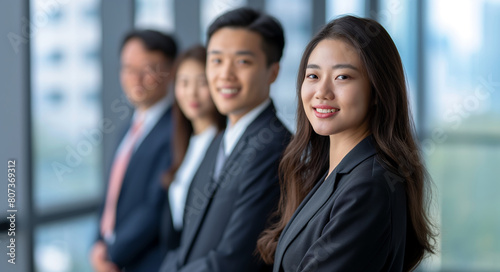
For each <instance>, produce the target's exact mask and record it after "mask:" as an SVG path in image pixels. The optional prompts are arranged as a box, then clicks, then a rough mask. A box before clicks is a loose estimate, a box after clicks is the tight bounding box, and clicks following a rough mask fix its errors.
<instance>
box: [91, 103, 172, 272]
mask: <svg viewBox="0 0 500 272" xmlns="http://www.w3.org/2000/svg"><path fill="white" fill-rule="evenodd" d="M171 134H172V114H171V109H168V110H167V111H165V113H164V114H163V115H162V117H161V118H160V120H159V121H158V123H157V124H156V125H155V126H154V127H153V128H152V130H151V131H150V132H149V134H148V135H147V136H146V137H145V138H144V140H143V141H142V142H141V144H140V145H139V147H138V148H137V150H136V151H135V152H134V153H133V155H132V157H131V158H130V163H129V166H128V168H127V171H126V173H125V177H124V179H123V184H122V187H121V191H120V196H119V198H118V203H117V208H116V223H115V239H114V241H113V242H112V243H107V248H108V254H109V258H110V260H111V261H112V262H113V263H115V264H117V265H118V267H120V268H121V269H123V268H125V269H126V270H127V272H130V271H157V270H158V269H159V267H160V264H161V261H162V259H163V256H162V254H161V251H160V246H159V239H160V238H159V233H160V229H159V226H160V218H161V213H162V205H163V203H164V199H165V191H164V190H163V189H162V187H161V184H160V177H161V175H162V173H163V172H164V171H165V170H166V169H167V168H168V167H169V166H170V163H171V151H170V149H171V143H170V142H171ZM103 206H104V205H103ZM101 216H102V210H101ZM100 238H101V239H102V237H100Z"/></svg>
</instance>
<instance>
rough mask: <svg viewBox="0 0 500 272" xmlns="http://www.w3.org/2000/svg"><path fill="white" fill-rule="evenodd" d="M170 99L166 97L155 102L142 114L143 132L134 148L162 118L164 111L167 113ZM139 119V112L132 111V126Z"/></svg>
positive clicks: (170, 104) (170, 103)
mask: <svg viewBox="0 0 500 272" xmlns="http://www.w3.org/2000/svg"><path fill="white" fill-rule="evenodd" d="M172 102H173V101H172V99H171V96H169V95H166V96H165V97H164V98H162V99H161V100H160V101H158V102H156V103H155V104H154V105H153V106H151V107H149V108H148V109H147V110H145V111H144V112H143V113H142V114H144V116H143V118H144V121H143V124H142V129H143V132H142V134H141V137H140V138H139V139H137V142H136V145H135V146H136V148H137V147H138V146H139V145H140V143H141V142H142V140H144V138H145V137H146V136H147V135H148V134H149V132H151V130H152V129H153V127H154V126H155V125H156V123H158V121H159V120H160V118H161V117H162V116H163V114H164V113H165V111H167V110H168V109H169V108H170V107H171V106H172ZM137 118H139V112H138V111H137V110H135V111H134V115H133V116H132V124H133V123H134V121H135V120H136V119H137Z"/></svg>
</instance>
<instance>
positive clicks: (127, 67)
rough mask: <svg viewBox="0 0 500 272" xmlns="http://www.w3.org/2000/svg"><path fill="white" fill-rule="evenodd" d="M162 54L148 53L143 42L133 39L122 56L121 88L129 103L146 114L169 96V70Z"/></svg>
mask: <svg viewBox="0 0 500 272" xmlns="http://www.w3.org/2000/svg"><path fill="white" fill-rule="evenodd" d="M167 63H168V60H167V58H166V57H165V56H164V55H163V53H161V52H158V51H148V50H147V49H146V48H145V47H144V44H143V42H142V41H141V40H140V39H137V38H132V39H130V40H129V41H127V43H126V44H125V45H124V46H123V50H122V52H121V72H120V78H121V84H122V88H123V90H124V92H125V94H126V95H127V98H128V99H129V101H130V102H131V103H132V104H133V105H134V106H135V107H136V108H138V109H140V110H145V109H148V108H149V107H151V106H152V105H154V104H155V103H156V102H158V101H159V100H161V99H162V98H163V97H164V96H165V95H166V93H167V86H168V83H169V81H170V75H169V73H170V67H168V66H167Z"/></svg>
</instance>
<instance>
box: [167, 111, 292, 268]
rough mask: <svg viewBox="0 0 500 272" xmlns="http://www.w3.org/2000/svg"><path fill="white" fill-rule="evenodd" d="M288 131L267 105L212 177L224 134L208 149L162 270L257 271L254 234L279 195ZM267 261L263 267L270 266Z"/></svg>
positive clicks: (263, 226)
mask: <svg viewBox="0 0 500 272" xmlns="http://www.w3.org/2000/svg"><path fill="white" fill-rule="evenodd" d="M290 136H291V135H290V132H289V131H288V130H287V129H286V128H285V127H284V126H283V124H282V123H281V122H280V121H279V119H278V118H277V117H276V112H275V109H274V106H273V104H272V103H271V105H269V106H268V107H267V108H266V109H265V110H264V111H263V112H262V113H261V114H260V115H259V116H258V117H257V118H256V119H255V120H254V121H253V122H252V123H251V124H250V125H249V126H248V127H247V129H246V130H245V132H244V133H243V135H242V137H241V138H240V140H239V141H238V143H237V144H236V146H235V148H234V150H233V151H232V152H231V154H230V155H229V157H228V158H227V159H226V161H225V163H224V165H223V167H222V170H221V173H220V175H219V177H218V179H214V178H213V172H214V168H215V162H216V159H217V153H218V150H219V146H220V144H221V141H222V138H223V134H220V135H219V136H217V137H216V138H215V140H214V142H213V143H212V144H211V146H210V147H209V149H208V151H207V155H206V156H205V158H204V160H203V161H202V163H201V165H200V167H199V169H198V171H197V173H196V175H195V177H194V178H193V182H192V185H191V187H190V191H189V194H188V198H187V201H186V208H185V215H184V222H185V223H184V229H183V231H182V237H181V244H180V247H179V249H177V250H176V251H171V252H170V253H169V254H167V257H166V259H165V261H164V264H163V266H162V270H161V271H182V272H199V271H219V272H224V271H240V272H245V271H259V270H263V269H265V268H266V266H264V264H263V262H261V261H260V259H259V257H258V254H256V253H255V249H256V242H257V238H258V236H259V234H260V233H261V232H262V231H263V230H264V228H265V227H266V223H268V216H269V215H270V214H271V213H272V212H273V211H274V210H275V208H276V207H277V203H278V200H279V183H278V180H279V179H278V165H279V160H280V158H281V156H282V153H283V151H284V149H285V147H286V146H287V144H288V142H289V140H290ZM270 268H271V267H267V269H269V270H270Z"/></svg>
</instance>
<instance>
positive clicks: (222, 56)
mask: <svg viewBox="0 0 500 272" xmlns="http://www.w3.org/2000/svg"><path fill="white" fill-rule="evenodd" d="M262 42H263V41H262V37H261V35H260V34H258V33H256V32H253V31H249V30H246V29H243V28H229V27H224V28H221V29H219V30H217V31H216V32H215V33H214V34H213V35H212V37H211V38H210V40H209V43H208V46H207V52H208V57H207V79H208V83H209V87H210V92H211V94H212V98H213V100H214V102H215V105H216V106H217V109H218V110H219V111H220V112H221V113H222V114H224V115H228V117H229V120H230V122H231V124H234V123H236V122H237V121H238V120H239V119H240V118H241V117H242V116H243V115H245V114H246V113H248V112H249V111H251V110H252V109H254V108H255V107H256V106H258V105H259V104H260V103H262V102H263V101H264V100H266V99H267V98H268V97H269V86H270V85H271V83H273V82H274V80H276V77H277V76H278V72H279V63H273V64H271V65H270V66H267V64H266V56H265V54H264V51H263V50H262Z"/></svg>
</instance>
